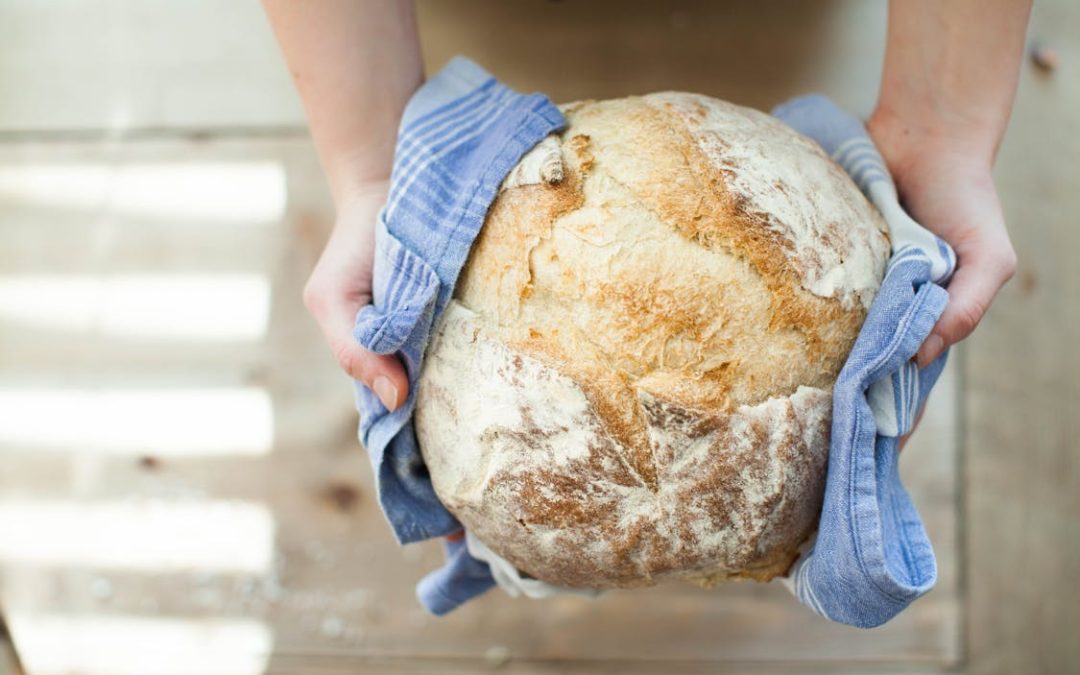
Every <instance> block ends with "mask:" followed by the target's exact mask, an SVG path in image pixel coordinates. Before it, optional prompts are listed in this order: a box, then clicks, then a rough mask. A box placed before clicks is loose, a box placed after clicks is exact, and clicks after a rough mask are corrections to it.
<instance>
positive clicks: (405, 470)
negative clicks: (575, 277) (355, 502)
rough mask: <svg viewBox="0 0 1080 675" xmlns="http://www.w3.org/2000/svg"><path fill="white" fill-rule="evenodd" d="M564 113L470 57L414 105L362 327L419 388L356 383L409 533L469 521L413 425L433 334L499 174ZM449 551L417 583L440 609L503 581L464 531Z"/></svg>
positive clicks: (368, 341)
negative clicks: (431, 466) (395, 389)
mask: <svg viewBox="0 0 1080 675" xmlns="http://www.w3.org/2000/svg"><path fill="white" fill-rule="evenodd" d="M564 125H565V120H564V118H563V116H562V114H561V113H560V112H559V110H558V108H557V107H556V106H555V105H554V104H552V102H551V101H550V100H548V99H547V97H545V96H543V95H540V94H531V95H522V94H518V93H517V92H514V91H512V90H511V89H508V88H507V87H505V86H503V85H501V84H499V83H498V82H497V81H496V80H495V78H493V77H491V75H489V74H488V73H487V72H485V71H484V70H483V69H482V68H480V67H479V66H477V65H476V64H474V63H472V62H471V61H469V60H467V59H464V58H460V57H459V58H455V59H454V60H453V61H451V62H450V63H449V64H448V65H447V66H446V67H445V68H444V69H443V70H442V71H441V72H439V74H438V75H436V76H435V77H434V78H432V79H431V80H429V81H428V82H426V83H425V84H424V85H423V86H422V87H421V88H420V89H419V90H418V91H417V92H416V93H415V94H414V95H413V97H412V99H411V100H410V101H409V104H408V106H406V108H405V111H404V114H403V117H402V121H401V126H400V130H399V133H398V138H397V147H396V149H395V153H394V167H393V172H392V174H391V177H390V192H389V195H388V196H387V202H386V204H385V205H384V206H383V208H382V210H381V211H380V213H379V218H378V222H377V224H376V232H375V260H374V270H373V280H372V285H373V288H372V291H373V299H372V304H371V305H368V306H367V307H364V308H363V309H362V310H361V311H360V313H359V315H358V316H357V318H356V326H355V329H354V336H355V337H356V340H357V342H359V343H360V344H361V345H362V346H364V347H365V348H367V349H369V350H371V351H373V352H378V353H380V354H393V353H397V354H399V355H400V356H401V359H402V361H403V362H404V364H405V369H406V373H407V374H408V377H409V397H408V399H407V400H406V401H405V404H404V405H402V406H401V407H400V408H398V409H397V410H395V411H394V412H392V413H391V412H388V411H387V409H386V408H385V407H384V406H383V405H382V403H381V402H380V401H379V399H378V397H376V396H375V395H374V394H373V393H372V392H371V391H369V390H368V389H367V388H366V387H364V386H363V385H361V384H359V383H357V385H356V404H357V408H358V409H359V411H360V430H359V435H360V440H361V442H362V443H363V444H364V446H365V447H366V448H367V451H368V453H369V455H370V459H371V462H372V465H373V466H374V469H375V480H376V487H377V490H378V492H379V503H380V505H381V507H382V510H383V513H384V514H385V515H386V518H387V520H389V521H390V526H391V528H392V529H393V531H394V535H395V536H396V537H397V539H398V541H399V542H401V543H403V544H407V543H410V542H415V541H420V540H422V539H429V538H431V537H438V536H442V535H446V534H450V533H452V532H456V531H458V530H460V529H461V525H460V524H459V523H458V522H457V520H456V519H455V518H454V517H453V516H452V515H451V514H450V512H449V511H447V510H446V508H445V507H444V506H443V505H442V503H440V502H439V499H438V497H436V495H435V491H434V489H433V488H432V485H431V480H430V478H429V477H428V473H427V468H426V467H425V466H424V462H423V458H422V457H421V455H420V451H419V448H418V446H417V443H416V436H415V433H414V431H413V425H412V414H413V409H414V407H415V405H416V382H417V379H418V378H419V376H420V366H421V360H422V358H423V354H424V348H425V347H426V346H427V341H428V337H429V335H430V334H431V331H432V329H433V327H434V325H435V323H436V322H437V321H438V319H439V317H440V315H441V314H442V312H443V310H444V309H445V307H446V305H447V303H448V302H449V301H450V297H451V295H452V293H453V289H454V284H455V282H456V281H457V278H458V275H459V274H460V272H461V268H462V266H463V265H464V264H465V260H466V259H467V258H468V255H469V249H470V248H471V247H472V243H473V240H474V239H475V238H476V235H477V233H479V231H480V227H481V226H482V225H483V223H484V217H485V216H486V214H487V210H488V207H489V206H490V205H491V203H492V202H493V201H494V199H495V195H496V193H497V190H498V188H499V184H500V183H501V182H502V180H503V178H504V177H505V176H506V174H508V173H509V172H510V170H511V169H513V168H514V166H515V165H516V164H517V163H518V161H519V160H520V159H521V157H522V156H523V155H524V154H525V153H526V152H527V151H528V150H530V149H531V148H532V147H533V146H535V145H536V144H537V143H538V142H540V141H541V140H543V139H544V138H545V137H546V136H548V135H549V134H551V133H552V132H555V131H557V130H559V129H561V128H562V127H563V126H564ZM447 557H448V562H447V567H445V568H443V569H442V570H439V572H438V573H436V574H434V575H433V576H432V577H431V578H430V579H429V580H428V581H427V582H426V583H424V584H421V585H420V587H419V589H418V590H419V594H420V599H421V601H422V602H423V604H424V605H425V606H426V607H427V608H428V609H430V610H431V611H432V612H435V613H439V614H441V613H445V612H447V611H450V610H451V609H453V608H454V607H456V606H457V605H458V604H460V603H461V602H464V601H465V600H467V599H469V598H471V597H473V596H475V595H477V594H479V593H481V592H483V591H485V590H487V589H488V588H490V587H491V586H492V585H493V584H494V581H493V580H492V577H491V574H490V572H488V570H487V565H485V564H484V563H481V562H479V561H476V560H475V559H473V558H471V557H470V556H469V555H468V552H467V551H466V550H465V547H464V546H463V545H459V543H458V542H454V543H450V542H448V543H447Z"/></svg>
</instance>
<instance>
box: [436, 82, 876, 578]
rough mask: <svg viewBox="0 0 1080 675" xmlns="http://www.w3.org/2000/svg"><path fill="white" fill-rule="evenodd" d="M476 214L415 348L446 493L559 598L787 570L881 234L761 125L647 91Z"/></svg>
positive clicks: (818, 471)
mask: <svg viewBox="0 0 1080 675" xmlns="http://www.w3.org/2000/svg"><path fill="white" fill-rule="evenodd" d="M563 112H564V113H565V114H566V118H567V121H568V126H567V128H566V130H565V131H564V132H563V133H562V134H560V135H559V136H551V137H549V138H548V139H547V140H546V141H545V142H544V143H541V144H540V145H539V146H537V148H536V149H534V150H533V151H532V152H530V153H529V154H528V155H526V157H525V158H524V159H523V160H522V162H521V163H520V164H519V166H518V167H517V168H516V169H515V171H514V172H512V173H511V174H510V176H508V178H507V180H506V182H504V184H503V186H502V190H501V191H500V194H499V196H498V198H497V199H496V201H495V203H494V204H493V205H492V207H491V209H490V211H489V213H488V214H487V220H486V222H485V224H484V228H483V230H482V232H481V234H480V237H479V238H478V240H477V241H476V243H475V245H474V247H473V250H472V252H471V256H470V258H469V261H468V263H467V264H466V266H465V269H464V272H463V274H462V276H461V278H460V280H459V283H458V286H457V289H456V292H455V297H454V300H453V301H452V302H451V303H450V305H449V306H448V308H447V310H446V313H445V316H444V318H443V320H442V321H441V323H440V325H439V327H438V328H437V331H436V334H435V336H434V337H433V341H432V343H431V344H430V346H429V347H428V350H427V355H426V363H425V366H424V369H423V373H422V375H421V378H420V383H419V389H418V403H417V409H416V418H415V424H416V432H417V437H418V440H419V444H420V447H421V449H422V452H423V456H424V459H425V461H426V463H427V466H428V469H429V470H430V472H431V479H432V482H433V483H434V486H435V490H436V492H437V493H438V495H439V498H440V499H441V500H442V501H443V503H444V504H445V505H446V507H447V508H448V509H449V510H450V511H451V512H452V513H454V514H455V515H456V516H457V517H458V518H459V519H460V520H461V522H462V523H463V524H464V525H465V527H466V528H467V529H469V530H470V531H471V532H472V533H473V534H474V535H475V536H477V537H478V538H479V539H480V540H481V541H483V542H484V543H486V544H487V545H488V546H489V547H490V548H491V549H492V550H493V551H495V552H496V553H498V554H499V555H501V556H502V557H504V558H506V559H507V560H508V561H510V562H511V563H512V564H514V565H515V566H517V567H518V568H519V569H520V570H521V571H522V572H524V573H526V574H528V575H530V576H532V577H535V578H537V579H541V580H543V581H546V582H549V583H551V584H555V585H559V586H568V587H591V588H612V587H633V586H643V585H649V584H653V583H655V582H656V581H658V580H660V579H663V578H667V577H682V578H689V579H692V580H696V581H699V582H701V583H703V584H705V585H709V584H712V583H715V582H718V581H722V580H725V579H730V578H740V577H741V578H753V579H759V580H767V579H770V578H772V577H774V576H776V575H779V574H783V573H784V572H785V571H786V570H787V569H788V568H789V566H790V565H791V563H792V562H793V561H794V560H795V558H796V557H797V555H798V552H797V551H798V548H799V545H800V544H801V543H802V542H803V541H804V540H805V539H806V538H807V537H808V536H809V535H810V533H811V532H812V531H813V530H814V528H815V526H816V522H817V517H818V514H819V511H820V508H821V499H822V494H823V490H824V482H825V466H826V459H827V455H828V448H829V423H830V417H831V415H830V413H831V397H830V390H831V387H832V384H833V382H834V381H835V379H836V376H837V373H838V372H839V370H840V367H841V366H842V365H843V363H844V360H845V358H846V356H847V353H848V351H849V350H850V348H851V345H852V343H853V342H854V340H855V337H856V335H857V334H858V331H859V327H860V326H861V325H862V321H863V318H864V317H865V314H866V311H867V308H868V307H869V305H870V302H871V300H872V299H873V297H874V294H875V292H876V290H877V288H878V285H879V284H880V281H881V278H882V275H883V272H884V268H885V263H886V260H887V258H888V253H889V242H888V239H887V236H886V234H885V231H886V228H885V224H884V222H883V221H882V219H881V218H880V216H879V215H878V213H877V212H876V211H875V210H874V208H873V207H872V206H871V205H870V204H869V202H867V201H866V199H865V198H864V197H863V195H862V194H861V193H860V192H859V190H858V188H857V187H856V186H855V185H854V183H853V182H852V181H851V180H850V179H849V178H848V176H847V175H846V174H845V173H844V172H843V171H842V170H841V169H840V168H839V167H838V166H836V165H835V164H834V163H833V162H832V161H831V160H830V159H829V158H828V157H827V156H826V155H825V154H824V153H823V152H822V151H821V150H820V149H819V148H818V146H817V145H815V144H814V143H813V142H811V141H809V140H808V139H806V138H804V137H803V136H800V135H799V134H797V133H795V132H794V131H792V130H791V129H789V128H788V127H786V126H785V125H783V124H781V123H780V122H778V121H776V120H775V119H773V118H772V117H769V116H768V115H765V114H763V113H760V112H757V111H754V110H750V109H747V108H743V107H739V106H735V105H732V104H729V103H725V102H723V101H719V100H716V99H712V98H708V97H705V96H699V95H693V94H684V93H658V94H650V95H648V96H643V97H633V98H625V99H618V100H610V101H599V102H593V101H589V102H578V103H573V104H569V105H566V106H564V107H563Z"/></svg>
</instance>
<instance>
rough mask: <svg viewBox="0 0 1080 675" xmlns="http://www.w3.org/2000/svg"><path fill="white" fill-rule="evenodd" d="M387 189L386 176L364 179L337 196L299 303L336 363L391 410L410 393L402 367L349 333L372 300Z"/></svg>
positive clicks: (389, 355)
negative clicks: (331, 227)
mask: <svg viewBox="0 0 1080 675" xmlns="http://www.w3.org/2000/svg"><path fill="white" fill-rule="evenodd" d="M388 189H389V180H383V181H377V182H372V183H367V184H365V185H363V186H361V187H357V188H354V189H352V190H350V194H349V195H347V196H346V197H345V199H343V200H341V205H340V207H339V209H338V216H337V220H336V222H335V223H334V230H333V232H332V233H331V234H330V239H329V240H328V241H327V242H326V248H325V249H323V252H322V255H321V256H319V261H318V262H317V263H316V264H315V269H314V270H312V272H311V277H310V278H308V281H307V284H306V285H305V286H304V304H305V305H306V306H307V308H308V311H309V312H311V315H312V316H313V317H315V321H316V322H317V323H318V324H319V328H320V329H322V332H323V337H325V338H326V342H327V344H329V345H330V349H331V351H332V352H333V353H334V356H335V358H337V362H338V365H340V366H341V369H342V370H344V371H345V372H346V373H348V375H349V376H350V377H352V378H353V379H354V380H359V381H360V382H362V383H363V384H364V385H365V386H366V387H367V388H368V389H370V390H372V391H373V392H375V395H376V396H378V397H379V400H380V401H382V403H383V405H385V406H386V408H387V409H388V410H391V411H393V410H396V409H397V408H398V407H399V406H401V404H402V403H404V402H405V399H406V398H407V397H408V395H409V380H408V378H407V377H406V375H405V368H404V367H403V366H402V364H401V361H399V360H398V358H397V357H396V356H394V355H392V354H376V353H374V352H371V351H368V350H366V349H364V348H363V347H361V346H360V345H359V344H358V343H357V342H356V339H355V338H354V337H353V324H354V322H355V321H356V315H357V313H358V312H359V311H360V308H361V307H363V306H365V305H367V304H369V303H370V302H371V276H372V265H373V261H374V256H375V222H376V218H377V217H378V214H379V209H380V208H381V207H382V205H383V202H385V201H386V194H387V191H388Z"/></svg>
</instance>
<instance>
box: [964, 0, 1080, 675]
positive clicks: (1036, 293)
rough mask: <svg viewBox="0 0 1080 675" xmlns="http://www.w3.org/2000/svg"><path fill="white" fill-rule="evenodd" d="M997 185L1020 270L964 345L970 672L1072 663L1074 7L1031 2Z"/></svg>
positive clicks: (1079, 123) (1043, 669) (1076, 396)
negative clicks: (1029, 44) (1024, 59)
mask: <svg viewBox="0 0 1080 675" xmlns="http://www.w3.org/2000/svg"><path fill="white" fill-rule="evenodd" d="M1031 28H1032V29H1031V35H1032V38H1033V41H1034V40H1039V41H1043V42H1045V43H1046V44H1049V45H1052V46H1054V47H1055V48H1056V49H1057V51H1058V54H1059V56H1060V57H1061V60H1062V66H1061V67H1060V68H1059V69H1058V70H1057V71H1055V72H1054V73H1053V74H1051V75H1047V74H1043V73H1040V72H1039V71H1038V70H1037V69H1035V68H1032V67H1031V66H1030V65H1028V66H1027V67H1025V69H1024V71H1023V78H1022V80H1021V84H1020V90H1019V94H1018V97H1017V103H1016V109H1015V112H1014V114H1013V120H1012V125H1011V128H1010V131H1009V134H1008V136H1007V137H1006V140H1005V143H1004V145H1003V147H1002V149H1001V154H1000V155H999V158H998V162H997V170H996V174H997V179H998V182H999V186H1000V189H1001V193H1002V198H1003V200H1004V203H1005V208H1006V212H1007V214H1008V218H1009V223H1010V225H1011V227H1010V232H1011V236H1012V240H1013V243H1014V245H1015V247H1016V250H1017V253H1018V255H1019V259H1020V263H1019V271H1018V272H1017V275H1016V278H1015V279H1014V280H1013V282H1012V283H1011V284H1010V285H1009V286H1008V287H1007V288H1006V289H1005V291H1004V292H1003V293H1002V294H1001V296H1000V297H999V299H998V300H997V302H995V304H994V306H993V309H992V311H991V312H990V314H989V315H988V316H987V318H986V320H985V321H984V323H983V325H982V327H981V328H980V329H979V331H978V333H977V334H976V335H975V336H974V337H973V338H972V339H971V341H970V342H969V344H968V347H967V354H966V357H967V358H966V363H965V368H964V370H965V373H966V375H967V384H968V388H967V391H968V393H967V397H966V407H965V416H966V424H965V435H966V446H967V452H966V454H965V457H966V460H967V470H966V472H965V492H966V495H967V496H966V505H967V512H968V518H967V526H966V531H967V535H966V547H967V557H968V560H969V563H968V566H967V577H968V581H967V586H968V588H969V598H970V599H969V602H968V612H967V615H968V622H969V630H968V635H969V638H968V641H969V655H970V662H971V668H972V671H973V672H976V673H1010V672H1011V673H1020V672H1024V673H1065V672H1077V671H1078V669H1080V640H1077V637H1076V636H1077V631H1078V627H1080V590H1078V587H1077V584H1076V580H1077V579H1080V351H1078V347H1077V346H1078V345H1080V227H1077V220H1078V217H1077V214H1080V173H1078V170H1080V115H1078V114H1077V111H1078V110H1080V5H1077V4H1076V3H1070V2H1037V3H1036V6H1035V12H1034V16H1033V21H1032V27H1031Z"/></svg>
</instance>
